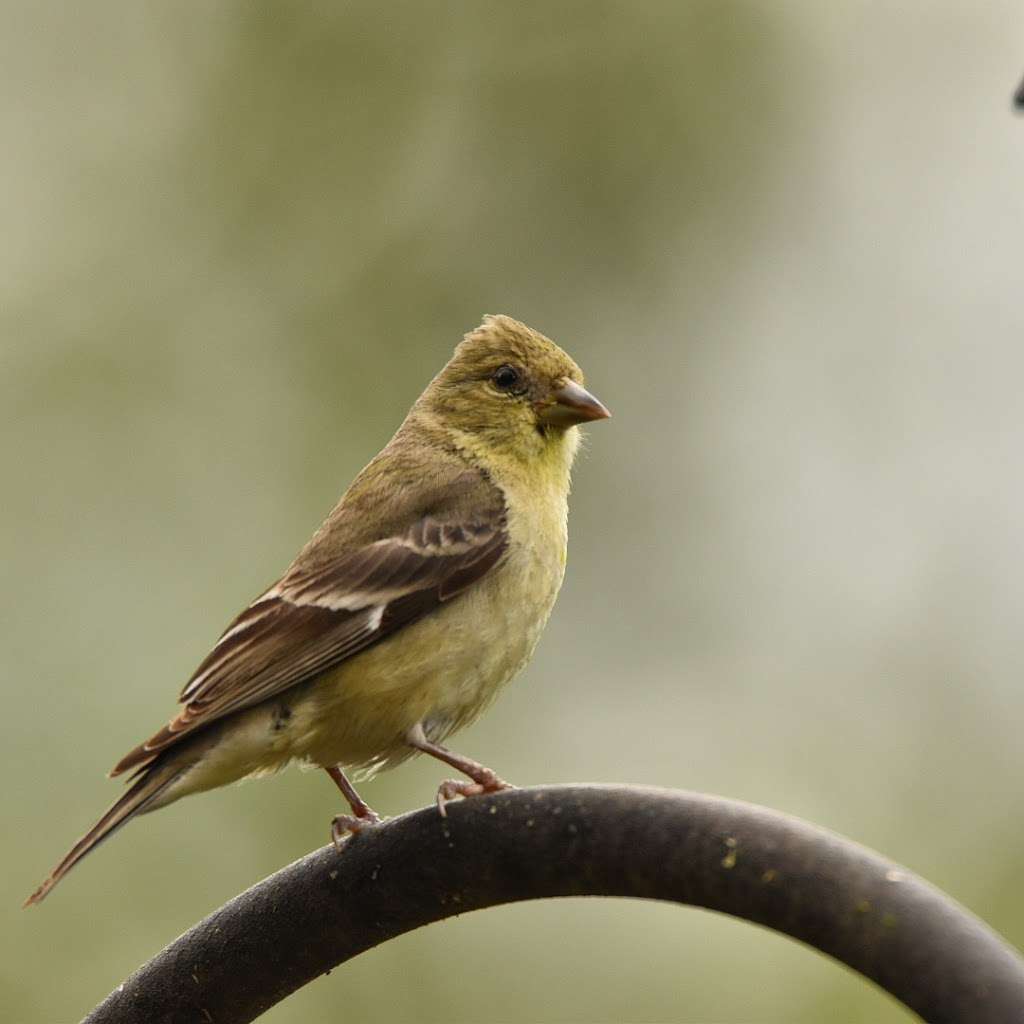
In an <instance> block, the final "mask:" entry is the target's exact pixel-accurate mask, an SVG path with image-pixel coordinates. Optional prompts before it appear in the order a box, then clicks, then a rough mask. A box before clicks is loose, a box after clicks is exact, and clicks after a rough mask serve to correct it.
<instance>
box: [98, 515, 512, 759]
mask: <svg viewBox="0 0 1024 1024" xmlns="http://www.w3.org/2000/svg"><path fill="white" fill-rule="evenodd" d="M507 543H508V537H507V533H506V529H505V516H504V508H503V506H501V505H494V504H490V503H489V506H488V507H487V508H486V509H484V510H482V511H481V512H480V514H479V515H476V516H471V515H467V512H466V510H462V511H461V512H460V514H459V515H458V516H457V517H454V516H444V515H427V516H424V517H422V518H419V519H417V520H416V521H415V522H414V523H413V524H412V526H411V527H410V528H409V529H407V530H406V531H405V532H403V533H401V534H399V535H397V536H392V537H387V538H384V539H382V540H378V541H375V542H374V543H370V544H366V545H363V546H360V547H357V548H355V549H354V550H350V551H348V552H347V553H345V554H342V555H340V556H338V557H336V558H334V559H332V560H327V561H324V562H320V563H318V564H315V565H313V566H311V567H304V566H303V565H302V564H299V563H297V564H296V565H294V566H293V567H292V568H291V569H290V570H289V571H288V572H287V573H286V574H285V576H284V577H282V579H281V580H280V581H279V582H278V583H276V584H275V585H274V586H273V587H271V588H270V589H269V590H268V591H266V593H264V594H262V595H261V596H260V597H258V598H257V599H256V600H255V601H254V602H253V603H252V604H251V605H250V606H249V607H248V608H246V610H245V611H244V612H242V614H241V615H239V616H238V617H237V618H236V619H235V620H234V621H233V622H232V623H231V625H230V626H228V628H227V629H226V630H225V631H224V633H223V635H222V636H221V637H220V639H219V640H218V641H217V643H216V645H215V646H214V648H213V650H212V651H211V652H210V653H209V655H207V657H206V659H205V660H204V661H203V663H202V664H201V665H200V666H199V668H198V669H196V671H195V674H194V675H193V676H192V678H191V679H190V680H189V682H188V683H187V684H186V686H185V688H184V689H183V690H182V692H181V696H180V698H179V699H180V700H181V702H182V703H183V704H184V705H185V706H184V708H183V709H182V710H181V712H180V713H179V714H178V715H177V716H176V717H175V718H174V719H172V720H171V721H170V722H169V723H168V724H167V725H166V726H164V728H163V729H161V730H160V731H159V732H158V733H156V734H155V735H154V736H152V737H151V738H150V739H149V740H147V741H146V742H145V743H143V744H141V745H140V746H138V747H136V748H135V749H134V750H133V751H131V752H130V753H129V754H127V755H126V756H125V757H124V758H122V760H121V761H120V762H119V763H118V764H117V765H116V766H115V768H114V770H113V771H112V772H111V775H119V774H121V772H123V771H126V770H128V769H129V768H140V767H144V766H146V765H147V764H149V763H150V762H151V761H153V760H154V759H155V758H156V756H157V755H158V754H159V753H160V752H161V751H163V750H165V749H166V748H167V747H169V746H171V745H172V744H174V743H175V742H177V741H178V740H180V739H181V738H182V737H184V736H185V735H187V734H188V733H191V732H192V731H193V730H195V729H197V728H200V727H201V726H205V725H208V724H209V723H210V722H213V721H216V720H217V719H218V718H221V717H223V716H224V715H227V714H229V713H231V712H233V711H238V710H240V709H242V708H247V707H251V706H252V705H254V704H258V703H260V702H261V701H264V700H267V699H268V698H270V697H273V696H275V695H276V694H279V693H281V692H282V691H284V690H287V689H288V688H290V687H292V686H295V685H296V684H298V683H301V682H303V681H305V680H308V679H312V678H313V677H315V676H317V675H319V674H320V673H322V672H324V671H326V670H327V669H330V668H333V667H334V666H336V665H337V664H338V663H339V662H341V661H343V660H344V659H346V658H349V657H351V656H352V655H354V654H357V653H358V652H359V651H362V650H365V649H366V648H367V647H369V646H371V645H372V644H375V643H377V642H378V641H380V640H382V639H384V638H385V637H387V636H390V635H391V634H393V633H395V632H396V631H397V630H399V629H401V628H402V627H403V626H405V625H408V624H409V623H411V622H414V621H415V620H416V619H419V618H420V617H422V616H423V615H425V614H427V613H428V612H430V611H431V610H433V609H434V608H437V607H438V606H439V605H441V604H443V603H444V602H445V601H448V600H450V599H451V598H453V597H455V595H456V594H459V593H460V592H461V591H463V590H465V589H466V588H467V587H469V586H470V585H471V584H473V583H474V582H476V581H477V580H479V579H480V578H481V577H482V576H484V575H485V574H486V573H487V572H488V571H489V570H490V569H492V568H493V567H494V566H495V565H496V564H497V563H498V561H499V560H500V559H501V556H502V554H503V553H504V551H505V548H506V545H507Z"/></svg>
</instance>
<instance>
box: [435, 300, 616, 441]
mask: <svg viewBox="0 0 1024 1024" xmlns="http://www.w3.org/2000/svg"><path fill="white" fill-rule="evenodd" d="M420 403H421V404H422V405H423V407H424V408H425V410H426V411H428V412H429V413H430V414H431V415H432V417H434V418H436V419H438V420H440V421H441V422H442V423H443V424H444V425H445V427H447V428H448V429H455V430H458V431H461V432H462V433H464V434H466V435H470V436H471V437H474V438H477V439H479V440H480V441H481V442H482V443H483V444H485V445H487V446H489V447H490V448H491V449H493V450H494V451H496V452H501V453H503V454H508V455H512V456H520V457H523V458H530V457H531V456H534V455H537V454H541V453H543V452H545V451H547V450H549V449H551V448H564V447H566V446H569V447H571V448H572V449H575V442H576V437H575V435H576V434H577V431H576V430H575V429H574V428H575V427H576V426H578V425H579V424H580V423H586V422H588V421H589V420H600V419H605V418H606V417H608V416H610V415H611V413H610V412H609V411H608V410H607V409H606V408H605V407H604V406H603V405H602V404H601V403H600V402H599V401H598V400H597V399H596V398H595V397H594V396H593V395H592V394H590V392H589V391H587V390H586V389H585V388H584V386H583V373H582V371H581V370H580V368H579V367H578V366H577V365H576V363H575V362H573V360H572V359H570V358H569V356H568V355H566V353H565V352H563V351H562V350H561V349H560V348H559V347H558V346H557V345H556V344H555V343H554V342H553V341H551V340H550V339H548V338H545V337H544V335H543V334H539V333H538V332H537V331H534V330H532V329H531V328H529V327H527V326H526V324H522V323H520V322H519V321H518V320H513V319H512V318H511V317H508V316H488V317H485V318H484V322H483V323H482V324H481V325H480V326H479V327H478V328H477V329H476V330H475V331H471V332H470V333H469V334H467V335H466V337H465V338H463V340H462V342H461V343H460V344H459V345H458V347H457V348H456V349H455V353H454V355H453V356H452V358H451V359H450V360H449V362H448V364H447V366H445V368H444V369H443V370H442V371H441V372H440V373H439V374H438V375H437V377H435V378H434V380H433V381H432V382H431V385H430V387H429V388H427V390H426V391H425V392H424V394H423V396H422V398H421V399H420Z"/></svg>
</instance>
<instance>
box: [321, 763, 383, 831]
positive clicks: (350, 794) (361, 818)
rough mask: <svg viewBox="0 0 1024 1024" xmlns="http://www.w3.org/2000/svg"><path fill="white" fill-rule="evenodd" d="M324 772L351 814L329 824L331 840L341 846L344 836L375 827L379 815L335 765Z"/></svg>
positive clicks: (342, 815) (337, 817)
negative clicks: (340, 794) (339, 792)
mask: <svg viewBox="0 0 1024 1024" xmlns="http://www.w3.org/2000/svg"><path fill="white" fill-rule="evenodd" d="M324 771H325V772H327V774H328V775H330V777H331V778H332V779H333V780H334V784H335V785H336V786H337V787H338V789H340V790H341V792H342V795H343V796H344V797H345V799H346V800H347V801H348V805H349V807H351V808H352V813H351V814H339V815H337V816H336V817H335V818H334V820H333V821H332V822H331V840H332V841H333V843H334V845H335V846H341V841H342V840H343V839H344V838H345V836H346V835H355V833H357V832H361V831H362V830H363V829H364V828H368V827H369V826H371V825H376V824H377V823H378V822H379V821H380V815H379V814H378V813H377V812H376V811H375V810H373V808H372V807H370V805H369V804H368V803H367V802H366V801H365V800H364V799H363V798H362V797H361V796H360V795H359V794H358V793H357V792H356V790H355V786H353V785H352V783H351V782H349V781H348V779H346V778H345V773H344V772H343V771H342V770H341V769H340V768H339V767H338V766H337V765H333V766H332V767H330V768H325V769H324Z"/></svg>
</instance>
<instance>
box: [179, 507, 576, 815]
mask: <svg viewBox="0 0 1024 1024" xmlns="http://www.w3.org/2000/svg"><path fill="white" fill-rule="evenodd" d="M520 493H524V500H523V501H522V503H521V504H518V505H517V507H516V508H514V509H513V510H512V511H513V512H518V514H514V515H511V516H510V517H509V521H510V537H509V548H508V553H507V555H506V556H505V558H504V559H503V561H502V562H501V564H500V565H499V566H498V567H497V568H495V569H494V570H493V571H492V572H491V573H490V574H488V575H487V576H486V577H484V579H482V580H481V581H479V582H478V583H476V584H474V585H473V586H471V587H470V588H469V589H468V590H466V591H465V592H464V593H462V594H460V595H458V596H457V597H455V598H453V599H452V600H451V602H450V603H448V604H445V605H442V606H441V607H440V608H438V609H436V610H434V611H433V612H431V613H429V614H428V615H426V616H425V617H424V618H422V619H420V620H419V621H418V622H415V623H413V624H411V625H409V626H405V627H404V628H402V629H401V630H400V631H399V632H398V633H396V634H395V635H394V636H392V637H389V638H388V639H386V640H383V641H381V642H380V643H379V644H377V645H375V646H374V647H371V648H369V649H368V650H366V651H363V652H362V653H360V654H358V655H356V656H355V657H353V658H351V659H349V660H346V661H345V662H343V663H342V664H341V665H339V666H338V667H337V668H336V669H334V670H333V671H331V672H328V673H326V674H324V675H322V676H320V677H318V678H316V679H314V680H311V681H309V682H307V683H304V684H301V685H300V686H298V687H296V688H294V689H293V690H291V691H289V692H287V693H285V694H283V695H281V697H279V698H276V699H275V700H272V701H269V702H267V703H266V704H262V705H259V706H257V707H254V708H251V709H249V710H247V711H243V712H239V713H237V714H235V715H232V716H230V717H229V718H228V719H225V720H224V722H223V724H221V725H219V727H218V728H217V729H216V733H215V734H211V735H210V737H209V741H208V743H209V749H208V751H207V752H206V753H205V754H204V756H203V757H202V759H201V760H200V762H199V763H198V764H196V765H195V767H194V768H193V769H192V770H190V771H189V772H188V773H187V774H186V775H185V776H184V777H183V778H182V779H181V780H180V782H179V783H176V784H175V785H174V786H173V787H171V788H170V789H169V790H168V792H167V794H166V799H165V800H162V801H161V803H165V802H166V803H169V802H171V801H172V800H176V799H178V798H179V797H181V796H184V795H186V794H187V793H193V792H198V791H201V790H205V789H211V788H213V787H215V786H220V785H224V784H225V783H227V782H231V781H234V780H236V779H240V778H243V777H245V776H247V775H252V774H258V773H262V772H266V771H275V770H277V769H279V768H282V767H284V766H285V765H286V764H288V763H289V762H290V761H293V760H299V761H305V762H308V763H312V764H316V765H322V766H328V765H335V764H339V765H343V766H346V767H347V768H349V769H350V770H354V773H355V774H356V776H357V777H360V776H362V777H365V776H367V775H371V774H373V773H374V772H375V771H377V770H379V769H381V768H384V767H389V766H391V765H394V764H397V763H398V762H400V761H402V760H404V759H405V758H406V757H408V756H410V755H411V754H412V753H413V751H412V750H411V749H410V748H409V747H408V746H407V745H406V743H405V737H406V734H407V733H408V732H409V730H410V729H411V728H412V727H413V726H414V725H416V724H417V723H423V725H424V729H425V731H426V733H427V736H428V737H429V738H430V739H432V740H435V741H438V742H440V741H442V740H443V739H444V738H445V737H446V736H448V735H450V734H451V733H453V732H454V731H455V730H456V729H459V728H461V727H463V726H465V725H467V724H469V722H471V721H472V720H473V719H474V718H476V717H477V715H479V714H480V712H481V711H483V710H484V708H486V707H487V705H488V704H489V703H490V702H491V701H492V700H493V699H494V697H495V696H496V695H497V693H498V692H499V690H500V689H501V687H502V686H503V685H504V684H505V683H507V682H508V681H509V680H510V679H511V678H512V677H513V676H515V675H516V673H518V672H519V670H520V669H522V667H523V666H524V665H525V664H526V662H527V661H529V659H530V656H531V655H532V654H533V650H534V648H535V647H536V645H537V641H538V640H539V639H540V635H541V632H542V631H543V629H544V626H545V624H546V623H547V620H548V616H549V615H550V614H551V609H552V607H553V605H554V603H555V598H556V597H557V596H558V590H559V588H560V587H561V584H562V577H563V575H564V571H565V554H566V503H565V493H564V490H563V492H562V493H561V494H560V495H558V497H560V498H561V500H560V501H544V500H537V499H538V495H537V494H536V493H529V492H528V491H526V490H525V489H524V490H523V491H521V492H520ZM510 504H516V503H515V499H514V496H513V498H512V501H511V502H510Z"/></svg>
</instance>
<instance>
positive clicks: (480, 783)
mask: <svg viewBox="0 0 1024 1024" xmlns="http://www.w3.org/2000/svg"><path fill="white" fill-rule="evenodd" d="M515 788H516V787H515V786H513V785H512V783H511V782H506V781H505V780H504V779H499V778H498V776H497V775H495V774H494V772H492V771H491V770H490V769H489V768H484V769H483V770H482V771H480V772H478V773H477V774H476V775H475V777H474V778H473V780H472V781H471V782H467V781H466V780H465V779H445V781H444V782H442V783H441V785H440V786H438V787H437V809H438V810H439V811H440V812H441V817H442V818H447V817H448V812H447V811H446V810H445V807H446V806H447V804H448V803H449V802H450V801H452V800H455V799H456V798H457V797H467V796H480V794H481V793H499V792H501V790H503V789H515Z"/></svg>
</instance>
